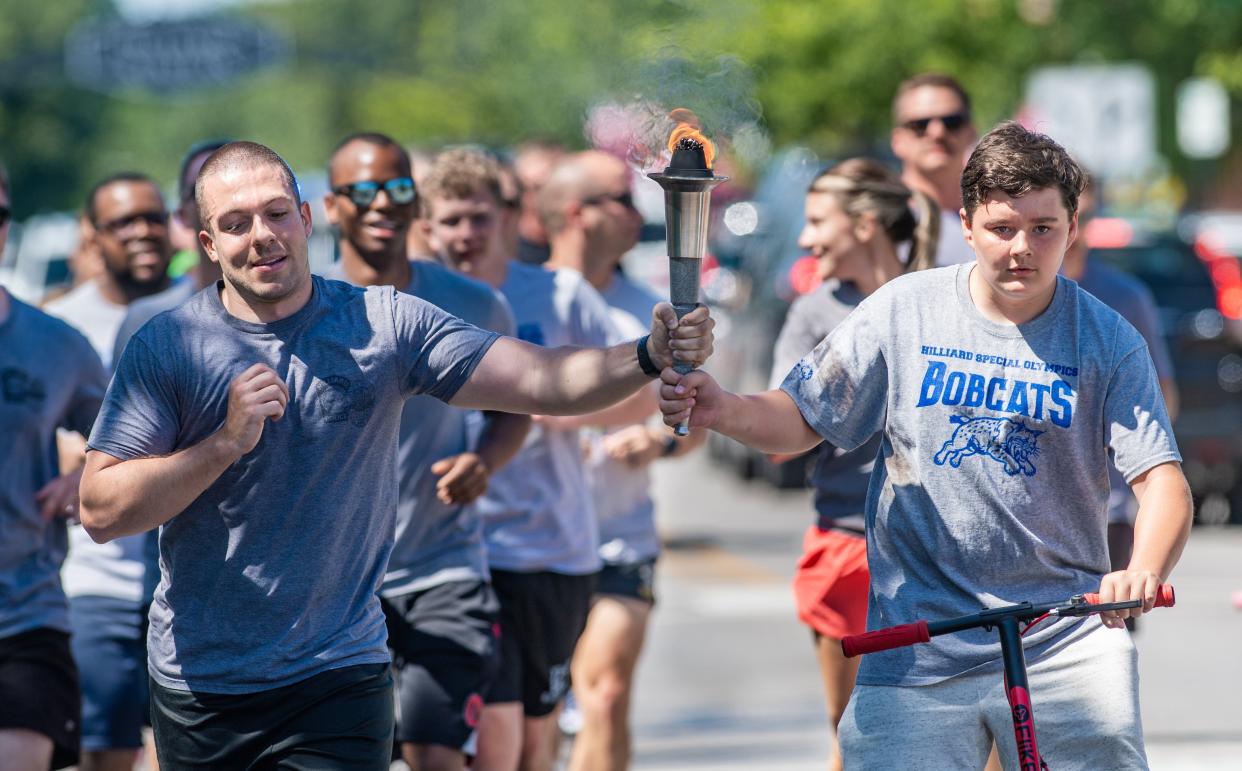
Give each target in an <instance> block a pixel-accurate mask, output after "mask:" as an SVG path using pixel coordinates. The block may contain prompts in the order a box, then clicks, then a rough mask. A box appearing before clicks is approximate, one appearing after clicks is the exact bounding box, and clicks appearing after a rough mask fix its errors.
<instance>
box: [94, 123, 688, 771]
mask: <svg viewBox="0 0 1242 771" xmlns="http://www.w3.org/2000/svg"><path fill="white" fill-rule="evenodd" d="M196 197H197V199H198V202H199V209H200V212H201V215H202V217H203V221H204V229H203V231H202V232H201V233H200V236H199V237H200V238H201V239H203V242H204V246H206V248H207V252H208V255H209V256H210V257H211V259H212V260H214V261H215V262H217V263H218V264H219V265H220V267H221V269H222V271H223V281H222V283H221V284H220V285H219V286H218V287H208V288H207V289H206V290H204V291H203V292H201V293H199V294H198V295H196V296H195V297H194V298H193V299H192V300H191V301H190V302H189V303H187V304H186V305H183V306H181V307H180V308H178V309H176V310H173V311H169V312H168V313H165V314H162V315H160V316H157V317H156V318H155V319H153V320H152V321H151V322H150V323H149V324H147V325H146V326H145V327H143V328H142V329H141V330H140V331H139V332H138V334H137V335H135V337H134V338H133V339H132V340H131V342H130V344H129V346H127V347H126V350H125V353H124V354H123V355H122V359H121V362H120V363H119V365H118V367H117V371H116V376H115V378H114V380H113V383H112V385H111V387H110V388H109V391H108V395H107V397H106V398H105V401H104V407H103V409H102V411H101V413H100V417H99V419H98V421H97V422H96V425H95V428H94V430H93V432H92V434H91V438H90V442H89V448H90V449H89V452H88V453H87V466H86V471H85V473H84V475H83V480H82V521H83V524H84V525H85V526H86V528H87V530H88V532H90V533H91V535H92V537H94V538H96V539H98V540H100V541H107V540H110V539H112V538H116V537H119V536H123V535H126V534H129V533H134V532H142V531H144V530H148V529H150V528H152V527H156V526H161V531H160V564H161V569H162V570H161V573H162V575H161V579H160V585H159V587H158V589H157V590H156V593H155V602H154V604H153V605H152V609H151V629H150V635H149V638H148V647H149V654H150V669H151V677H152V722H153V723H154V727H155V735H156V744H157V747H158V748H159V753H160V760H161V767H163V768H165V769H170V768H187V767H198V766H203V765H206V766H210V767H215V768H238V767H248V766H250V765H251V764H255V763H272V764H282V763H283V764H288V765H291V766H298V765H304V764H308V763H313V764H314V765H316V766H317V767H328V768H359V769H382V768H387V767H388V761H389V756H390V751H391V742H392V730H393V729H392V721H393V711H392V710H393V704H392V681H391V677H390V676H389V674H388V662H389V654H388V651H387V648H386V634H385V628H384V618H383V613H382V611H381V610H380V603H379V597H378V591H379V589H380V586H381V584H382V579H383V574H384V571H385V568H386V566H387V561H388V556H389V553H390V552H391V550H392V545H393V527H394V519H395V509H396V506H397V464H396V463H395V462H394V454H395V452H396V449H397V444H398V436H399V431H400V422H401V409H402V406H403V403H404V400H405V399H406V398H408V397H410V396H413V395H415V394H419V393H424V394H429V395H432V396H435V397H437V398H439V399H441V400H444V401H449V402H451V403H452V404H453V405H454V406H459V407H469V408H476V409H502V410H509V411H515V412H528V413H529V412H541V413H553V414H558V413H567V412H569V413H572V412H587V411H592V410H596V409H599V408H601V407H603V406H605V405H607V404H610V403H612V402H614V401H616V400H618V399H620V398H622V397H624V396H626V395H628V394H630V393H632V392H633V391H635V390H637V389H638V388H640V387H641V386H642V385H643V383H644V382H646V378H647V377H649V375H648V374H647V373H648V372H649V371H651V370H653V369H654V368H655V367H662V368H667V367H668V366H669V365H670V364H671V362H672V361H673V360H674V359H677V360H687V361H691V362H698V361H701V360H703V359H705V358H706V354H707V353H709V352H710V348H711V336H710V329H711V322H710V320H709V319H708V318H707V314H706V313H702V314H699V315H697V316H693V317H691V316H687V317H685V318H683V319H682V320H681V321H680V322H677V321H676V318H675V314H674V313H673V312H672V308H671V307H668V306H661V308H660V309H659V313H658V317H657V318H655V319H653V322H652V331H651V335H650V337H649V338H644V339H643V340H642V341H640V342H639V343H638V344H637V345H635V344H634V343H627V344H624V345H618V346H615V347H613V348H609V349H600V348H590V349H561V350H552V351H549V350H544V349H540V348H538V347H536V346H531V345H527V344H525V343H522V342H520V341H517V340H514V339H512V338H507V337H500V336H498V335H496V334H495V333H492V332H486V331H483V330H480V329H478V328H477V327H473V326H471V325H469V324H466V323H465V322H462V321H460V320H459V319H456V318H454V317H452V316H450V315H448V314H447V313H444V312H443V311H441V310H440V309H438V308H436V307H435V306H433V305H431V304H429V303H426V302H424V301H422V300H419V299H417V298H414V297H410V296H409V295H406V294H403V293H398V292H395V291H394V290H393V289H392V288H391V287H377V288H371V289H367V290H365V291H364V290H362V289H357V288H354V287H350V286H348V285H345V284H343V283H340V282H333V281H325V280H324V279H321V278H317V277H312V276H311V275H310V270H309V265H308V261H307V238H308V236H309V234H310V230H311V220H310V207H309V206H308V205H307V204H305V203H304V202H302V201H301V200H300V196H299V193H298V188H297V184H296V181H295V180H294V178H293V173H292V172H291V171H290V170H289V167H288V165H287V164H286V163H285V162H284V161H283V159H281V158H280V156H278V155H276V154H275V153H274V152H272V151H271V150H270V149H268V148H266V147H263V146H262V145H257V144H254V143H250V142H235V143H232V144H229V145H226V146H225V147H223V148H221V149H220V150H218V151H216V152H215V153H213V155H212V156H211V158H209V159H208V161H207V163H206V164H205V165H204V166H203V170H202V171H201V172H200V173H199V178H198V183H197V189H196ZM670 338H671V339H670ZM673 349H675V351H676V353H672V352H671V351H672V350H673ZM647 358H650V359H652V360H653V361H654V365H653V364H652V363H651V362H649V361H647Z"/></svg>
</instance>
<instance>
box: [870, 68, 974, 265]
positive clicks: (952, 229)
mask: <svg viewBox="0 0 1242 771" xmlns="http://www.w3.org/2000/svg"><path fill="white" fill-rule="evenodd" d="M978 136H979V135H978V132H976V131H975V124H974V122H973V121H972V120H971V114H970V96H969V95H968V94H967V93H966V89H964V88H962V85H961V84H960V83H958V82H957V80H956V79H954V78H953V77H950V76H949V75H943V74H940V73H935V72H927V73H923V74H920V75H915V76H914V77H912V78H910V79H909V80H906V81H905V82H903V83H902V84H901V85H900V86H898V87H897V94H896V95H895V96H894V97H893V133H892V148H893V154H894V155H896V156H897V158H898V159H899V160H900V161H901V180H902V182H905V183H906V185H907V186H908V187H910V188H911V189H914V190H921V191H923V192H925V193H927V194H928V195H930V196H931V197H932V199H933V200H934V201H935V202H936V204H937V205H938V206H939V207H940V217H941V222H940V244H939V246H938V247H937V249H936V262H937V264H939V265H956V264H958V263H970V262H974V259H975V253H974V252H973V251H972V250H971V249H970V247H969V246H967V245H966V241H965V239H963V238H962V226H961V219H960V216H959V215H958V211H959V210H960V209H961V208H962V191H961V185H960V183H961V178H962V169H964V168H965V167H966V156H967V155H968V154H969V152H970V150H971V148H972V147H973V146H974V144H975V141H976V140H977V139H978Z"/></svg>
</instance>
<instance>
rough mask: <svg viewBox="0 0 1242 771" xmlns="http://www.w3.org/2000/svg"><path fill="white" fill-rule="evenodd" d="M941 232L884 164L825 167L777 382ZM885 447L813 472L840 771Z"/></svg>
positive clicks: (926, 251)
mask: <svg viewBox="0 0 1242 771" xmlns="http://www.w3.org/2000/svg"><path fill="white" fill-rule="evenodd" d="M939 230H940V213H939V210H938V209H937V207H936V204H935V203H934V202H933V201H932V200H931V198H930V197H928V196H927V195H926V194H923V193H916V192H913V191H911V190H910V189H908V188H907V187H905V186H904V185H903V184H902V183H901V179H900V178H899V177H898V176H897V175H896V174H894V173H893V172H891V171H889V170H888V169H887V168H885V167H884V166H882V165H881V164H879V163H876V162H875V161H872V160H868V159H866V158H852V159H850V160H847V161H843V162H841V163H839V164H837V165H835V166H833V167H831V168H829V169H828V170H826V171H824V172H823V173H821V174H820V175H819V176H818V177H817V178H816V179H815V181H814V182H813V183H812V184H811V187H810V190H808V191H807V196H806V227H805V228H804V229H803V231H802V235H801V237H800V238H799V240H798V245H799V246H800V247H801V248H803V249H807V250H810V252H811V254H812V255H813V256H814V257H815V259H816V268H817V271H816V274H817V277H818V278H819V279H820V280H821V281H822V283H821V284H820V285H819V287H818V288H817V289H815V290H814V291H812V292H811V293H809V294H807V295H805V296H803V297H801V298H799V299H798V300H797V301H796V302H795V303H794V304H793V307H791V308H790V310H789V315H788V316H787V318H786V320H785V325H784V328H782V329H781V333H780V336H779V337H778V338H777V341H776V350H775V354H774V361H773V368H772V387H774V388H775V387H777V386H779V385H780V383H781V381H783V380H784V379H785V377H786V375H788V374H789V372H790V370H791V369H793V368H794V367H795V366H796V365H797V364H798V362H799V360H800V359H801V358H802V357H803V356H806V355H807V354H809V353H810V352H811V350H812V349H814V348H815V346H816V345H818V344H819V342H820V341H821V340H823V339H824V338H825V337H827V336H828V333H830V332H832V330H833V329H835V328H836V326H837V325H838V324H839V323H841V321H843V320H844V319H845V317H846V316H848V315H849V313H850V311H852V310H853V309H854V307H855V306H857V305H858V304H859V303H860V302H862V300H863V298H865V297H866V296H867V295H869V294H871V293H872V292H874V291H875V290H876V289H878V288H880V287H881V286H882V285H883V284H885V283H887V282H888V281H889V280H891V279H893V278H896V277H897V276H899V275H901V274H902V273H906V272H910V271H915V270H922V269H924V268H930V267H933V266H934V265H935V262H936V244H937V242H938V239H939ZM879 447H880V435H879V434H877V435H876V436H874V437H872V438H871V439H870V440H869V441H867V442H865V443H864V444H863V445H862V446H860V447H858V448H857V449H854V450H851V451H849V452H844V451H841V450H839V449H837V448H834V447H831V446H829V445H828V444H827V443H825V444H823V445H821V446H820V448H819V449H818V450H817V452H818V457H817V459H816V462H815V465H814V467H813V471H812V472H811V475H810V481H811V485H812V487H813V488H814V490H815V509H816V515H817V522H816V523H815V524H814V525H812V526H811V527H810V528H809V529H808V530H807V532H806V535H805V537H804V539H803V552H804V553H803V555H802V559H801V561H800V562H799V564H798V570H797V573H796V575H795V576H794V594H795V597H796V602H797V609H798V617H799V618H800V619H801V620H802V621H803V623H805V624H807V625H808V626H810V627H811V631H812V634H813V635H814V640H815V652H816V658H817V659H818V660H819V668H820V673H821V675H822V676H823V680H824V690H825V694H826V696H827V700H828V717H829V719H830V720H831V722H832V727H833V732H834V735H833V750H834V753H833V756H832V758H831V760H830V761H829V768H830V769H840V768H841V767H842V766H841V753H840V746H839V745H838V744H837V741H836V735H835V732H836V728H837V724H838V723H839V722H840V720H841V715H842V713H843V712H844V711H845V705H846V703H847V702H848V701H849V697H850V692H851V691H852V690H853V687H854V678H855V675H856V674H857V672H858V659H846V658H845V657H844V656H843V655H842V653H841V644H840V640H841V638H842V637H844V636H845V635H847V634H861V633H862V632H864V631H866V622H867V591H868V583H869V580H870V574H869V573H868V571H867V543H866V540H865V539H864V537H863V507H864V504H865V503H866V499H867V485H868V481H869V480H870V478H871V471H872V467H873V466H874V465H875V459H876V454H877V452H878V451H879Z"/></svg>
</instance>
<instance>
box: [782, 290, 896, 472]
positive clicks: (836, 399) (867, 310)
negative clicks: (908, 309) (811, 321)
mask: <svg viewBox="0 0 1242 771" xmlns="http://www.w3.org/2000/svg"><path fill="white" fill-rule="evenodd" d="M877 301H878V302H877ZM882 302H883V298H882V297H878V296H876V295H873V296H872V298H871V299H869V300H867V301H865V302H864V303H863V304H862V305H860V306H859V310H858V312H856V313H853V314H851V315H850V316H848V317H847V318H846V319H845V321H843V322H842V323H841V324H840V325H839V326H838V327H837V328H836V329H835V330H833V332H832V334H830V335H829V336H828V337H826V338H824V340H823V341H822V342H820V343H819V345H817V346H816V347H815V349H814V350H813V351H812V352H811V353H809V354H807V355H806V356H804V357H803V358H802V359H801V360H800V361H798V363H797V364H796V365H795V366H794V367H793V369H792V370H791V371H790V372H789V374H788V375H787V376H786V377H785V380H784V382H783V383H781V390H783V391H785V393H787V394H789V395H790V396H791V397H792V398H793V400H794V403H795V404H797V405H798V410H799V411H800V412H801V413H802V418H803V420H805V421H806V422H807V425H809V426H810V427H811V428H812V429H814V430H815V432H816V433H818V434H819V435H820V436H822V437H823V438H824V439H827V440H828V441H829V442H831V443H832V444H833V445H835V446H837V447H840V448H842V449H844V450H852V449H854V448H855V447H857V446H858V445H860V444H862V443H863V442H865V441H867V439H869V438H870V437H871V436H872V435H873V434H874V433H876V432H877V431H879V430H880V429H882V428H883V427H884V416H885V411H886V405H885V398H886V396H887V394H888V365H887V363H886V362H885V354H884V347H885V346H884V342H885V341H884V337H883V334H882V329H883V327H884V326H886V324H885V321H884V318H883V317H884V315H885V310H886V309H884V308H881V307H879V305H880V303H882Z"/></svg>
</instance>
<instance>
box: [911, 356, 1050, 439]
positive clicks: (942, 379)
mask: <svg viewBox="0 0 1242 771" xmlns="http://www.w3.org/2000/svg"><path fill="white" fill-rule="evenodd" d="M1044 366H1049V365H1044ZM1074 397H1075V394H1074V389H1073V387H1071V386H1070V384H1069V383H1067V382H1066V381H1064V380H1059V379H1058V380H1055V381H1053V382H1052V384H1050V385H1045V384H1044V383H1038V382H1034V381H1030V380H1019V379H1017V378H1010V377H1004V376H999V375H997V376H993V377H984V376H983V375H980V374H977V373H972V372H962V371H960V370H951V369H949V368H948V367H947V366H946V365H945V363H944V362H942V361H929V362H927V370H926V371H925V372H924V373H923V383H922V385H921V386H920V387H919V401H918V404H917V405H915V406H917V407H930V406H932V405H935V404H943V405H945V406H947V407H958V406H961V407H982V408H984V409H987V410H990V411H992V412H1008V413H1010V414H1012V415H1021V416H1023V417H1027V418H1031V419H1033V420H1036V421H1044V420H1047V421H1050V422H1051V423H1052V424H1053V425H1054V426H1059V427H1061V428H1069V427H1070V425H1071V424H1072V423H1073V421H1074Z"/></svg>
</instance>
